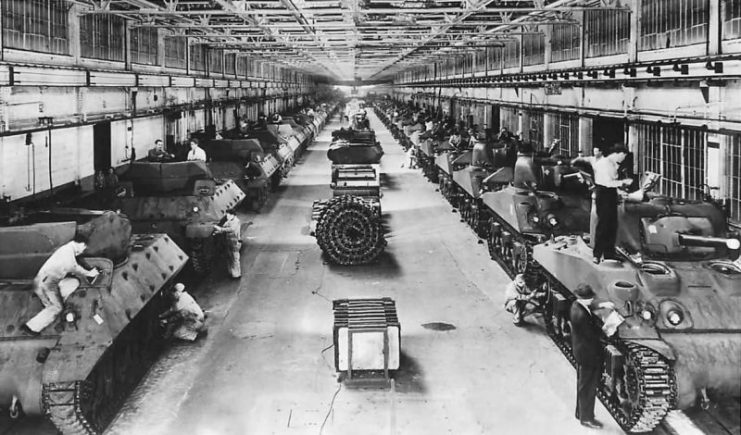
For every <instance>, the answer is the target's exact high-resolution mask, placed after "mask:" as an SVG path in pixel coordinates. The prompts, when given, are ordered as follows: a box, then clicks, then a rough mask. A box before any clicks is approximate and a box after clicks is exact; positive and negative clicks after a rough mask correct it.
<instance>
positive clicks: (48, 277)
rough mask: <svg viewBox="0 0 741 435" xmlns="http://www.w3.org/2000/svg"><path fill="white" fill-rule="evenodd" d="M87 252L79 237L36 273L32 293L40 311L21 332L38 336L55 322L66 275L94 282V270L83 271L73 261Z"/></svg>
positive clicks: (52, 255) (56, 252)
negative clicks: (81, 277) (62, 283)
mask: <svg viewBox="0 0 741 435" xmlns="http://www.w3.org/2000/svg"><path fill="white" fill-rule="evenodd" d="M86 248H87V243H86V241H85V240H84V239H83V238H81V237H80V236H75V238H74V239H73V240H72V241H70V242H67V243H65V244H64V245H62V246H60V247H59V248H57V250H56V251H54V253H53V254H51V257H49V258H48V259H47V260H46V261H45V262H44V264H43V265H42V266H41V269H39V271H38V273H37V274H36V277H35V278H34V282H33V285H34V293H36V296H38V297H39V299H41V303H42V304H43V305H44V309H43V310H41V311H40V312H39V313H38V314H36V315H35V316H34V317H33V318H32V319H31V320H29V321H28V322H26V324H25V325H23V327H22V328H23V330H24V331H26V332H27V333H30V334H32V335H38V334H40V333H41V331H43V330H44V328H46V327H47V326H49V325H50V324H51V323H53V322H54V320H56V318H57V316H58V315H59V313H61V312H62V309H63V298H62V295H61V293H60V289H59V283H60V281H62V280H63V279H64V278H66V277H67V275H69V274H77V275H82V276H84V277H88V278H93V279H95V278H96V277H97V276H98V274H99V273H100V272H99V271H98V269H95V268H93V269H90V270H88V269H85V268H84V267H82V266H80V265H79V264H78V263H77V259H76V257H77V256H79V255H80V254H82V253H83V252H84V251H85V249H86Z"/></svg>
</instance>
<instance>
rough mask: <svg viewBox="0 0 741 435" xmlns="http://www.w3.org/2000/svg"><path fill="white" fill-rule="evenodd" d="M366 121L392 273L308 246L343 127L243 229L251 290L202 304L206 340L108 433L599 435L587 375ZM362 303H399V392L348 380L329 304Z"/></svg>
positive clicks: (175, 352)
mask: <svg viewBox="0 0 741 435" xmlns="http://www.w3.org/2000/svg"><path fill="white" fill-rule="evenodd" d="M369 117H370V118H371V125H372V127H373V128H374V129H375V130H376V132H377V134H378V138H379V140H380V141H381V144H382V145H383V147H384V150H385V152H386V154H385V156H384V157H383V159H382V170H383V171H384V172H385V175H384V176H383V182H384V186H383V194H384V196H383V198H382V204H383V210H384V213H385V216H386V222H387V225H388V227H389V229H390V233H389V234H388V235H387V239H388V247H387V250H386V253H385V254H384V255H383V256H382V257H381V260H380V262H379V263H378V264H374V265H369V266H360V267H337V266H330V265H325V264H324V263H323V262H322V258H321V251H320V250H319V248H318V247H317V245H316V242H315V240H314V238H313V237H310V236H309V235H308V224H309V215H310V212H311V205H312V202H313V201H314V200H315V199H321V198H328V197H329V196H331V191H330V189H329V187H328V184H329V172H330V163H329V160H328V159H327V158H326V151H327V148H328V145H329V140H330V137H331V136H330V134H331V131H332V130H335V129H337V128H339V125H338V122H337V120H336V118H335V120H333V122H330V123H329V124H328V125H327V127H326V128H325V130H324V132H323V133H321V134H320V136H319V137H318V140H317V141H316V142H315V143H314V145H312V146H311V147H310V149H309V150H308V152H307V153H306V154H305V155H304V157H303V158H302V160H301V162H300V163H299V164H298V165H297V166H296V167H295V168H294V170H293V172H292V173H291V175H290V176H289V178H288V179H287V180H285V183H284V187H282V188H281V191H280V192H279V193H278V194H277V195H275V198H274V199H271V201H270V202H269V203H268V204H267V206H266V208H265V209H264V210H263V211H262V213H261V214H250V215H242V216H241V218H242V221H243V222H248V221H252V223H253V224H252V225H251V226H250V227H249V228H248V229H247V230H246V231H244V233H243V234H245V235H246V236H247V241H246V248H245V253H244V255H243V259H242V261H243V271H244V272H245V274H244V276H243V278H242V280H241V282H238V283H237V282H231V281H227V280H226V278H223V277H222V276H223V274H221V273H218V274H215V275H217V276H216V277H212V278H210V279H209V280H207V281H206V282H205V283H204V284H203V285H202V288H199V289H197V290H196V291H194V292H193V293H194V295H195V296H196V298H197V299H198V300H199V301H200V302H201V303H202V305H204V307H205V308H207V309H208V310H209V312H210V314H209V319H208V322H209V325H210V330H209V335H208V336H207V337H205V338H203V339H201V340H199V341H198V342H197V343H195V344H177V345H174V346H172V347H171V348H170V349H168V351H167V352H166V355H165V356H164V357H163V358H162V360H161V361H159V362H158V363H157V364H156V365H155V367H153V369H152V370H151V372H150V373H149V375H148V376H147V378H146V379H145V380H144V381H143V383H142V385H141V386H140V388H139V389H138V390H137V392H136V393H135V394H134V396H132V398H131V399H130V400H129V402H128V404H127V406H126V407H125V408H124V410H123V411H122V412H121V414H120V415H119V417H118V418H117V420H116V421H114V423H113V424H112V425H111V427H110V429H109V431H108V433H110V434H154V435H169V434H173V435H175V434H194V435H201V434H203V435H209V434H240V435H241V434H256V435H262V434H319V433H324V434H337V435H361V434H368V435H378V434H421V435H435V434H455V435H463V434H581V433H584V434H586V433H594V432H593V431H589V430H586V429H585V428H582V427H581V426H580V425H579V424H578V422H577V421H576V420H575V419H574V415H573V414H574V403H575V372H574V370H573V369H572V368H571V366H570V365H569V364H568V362H567V361H566V359H565V358H564V357H563V356H561V354H560V353H559V351H558V350H557V349H556V348H555V346H553V345H552V344H551V342H550V340H549V339H548V338H547V337H546V336H545V334H544V332H543V330H542V328H541V327H539V326H536V325H533V324H530V325H529V326H525V327H523V328H517V327H515V326H513V325H512V322H511V317H510V315H509V314H508V313H505V312H504V311H503V309H502V304H503V288H504V285H505V284H506V283H507V276H506V275H505V274H504V273H503V272H502V271H501V270H499V268H498V267H497V266H496V264H495V263H494V262H493V261H491V260H490V259H489V258H488V255H487V253H486V249H485V247H484V246H480V245H477V239H476V238H475V236H474V235H473V233H472V232H471V231H470V230H469V229H468V227H466V226H465V224H463V223H461V222H460V221H459V216H458V215H457V214H454V213H451V208H450V206H449V205H448V204H447V202H445V201H444V200H443V198H442V197H441V195H440V194H439V193H438V192H435V186H433V185H432V184H430V183H428V182H427V181H426V180H425V179H424V178H423V177H422V176H421V174H420V173H419V171H417V170H407V169H402V168H401V167H400V166H401V163H402V161H403V151H402V149H401V148H400V147H399V146H398V145H397V144H396V143H395V142H394V141H393V139H392V138H391V135H390V133H389V132H388V131H387V130H386V129H385V128H384V127H383V125H382V124H381V122H380V121H379V120H378V119H377V118H376V117H375V116H374V115H373V114H372V113H370V114H369ZM360 296H389V297H391V298H393V299H395V300H396V303H397V310H398V314H399V319H400V322H401V331H402V341H401V343H402V352H403V357H402V365H403V367H402V370H400V372H399V373H397V376H396V380H395V386H394V389H393V390H391V389H389V390H362V389H350V388H347V387H345V386H344V385H342V384H339V383H338V382H337V381H336V373H335V371H334V368H333V349H331V348H329V346H330V345H331V344H332V305H331V301H332V300H333V299H338V298H347V297H360ZM436 322H439V323H446V324H450V325H453V326H454V329H450V330H443V331H441V330H436V329H440V328H431V327H430V324H434V323H436ZM425 325H426V326H427V327H425ZM323 349H324V352H323V351H322V350H323ZM597 418H598V419H600V420H601V421H602V422H604V423H605V424H606V425H607V428H606V429H605V430H602V431H600V432H599V433H602V434H610V433H622V432H621V431H620V430H619V429H618V428H617V425H616V424H615V422H614V421H613V420H612V419H611V418H609V416H608V415H607V413H606V412H605V411H604V409H602V408H601V407H599V409H598V411H597ZM325 420H326V421H325Z"/></svg>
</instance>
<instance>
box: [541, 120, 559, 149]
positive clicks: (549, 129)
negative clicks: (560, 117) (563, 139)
mask: <svg viewBox="0 0 741 435" xmlns="http://www.w3.org/2000/svg"><path fill="white" fill-rule="evenodd" d="M555 125H556V114H555V113H549V112H546V113H544V114H543V147H544V148H547V147H548V146H550V144H551V142H553V137H554V136H555V135H554V126H555Z"/></svg>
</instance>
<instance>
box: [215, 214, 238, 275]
mask: <svg viewBox="0 0 741 435" xmlns="http://www.w3.org/2000/svg"><path fill="white" fill-rule="evenodd" d="M214 234H221V235H222V236H223V245H224V249H225V251H226V258H227V271H228V272H229V275H230V276H231V277H232V278H234V279H236V278H240V277H241V276H242V265H241V258H240V254H239V253H240V251H241V249H242V223H241V222H240V221H239V218H238V217H237V215H236V212H235V211H234V209H229V210H227V211H226V213H225V216H224V218H223V219H222V220H221V222H220V225H214Z"/></svg>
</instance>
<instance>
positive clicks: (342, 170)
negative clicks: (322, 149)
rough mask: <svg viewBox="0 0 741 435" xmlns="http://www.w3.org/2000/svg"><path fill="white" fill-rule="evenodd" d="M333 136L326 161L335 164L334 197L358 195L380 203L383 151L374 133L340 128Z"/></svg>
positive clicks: (333, 165) (333, 178) (332, 184)
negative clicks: (380, 165) (380, 166)
mask: <svg viewBox="0 0 741 435" xmlns="http://www.w3.org/2000/svg"><path fill="white" fill-rule="evenodd" d="M332 137H333V139H334V140H333V141H332V144H331V145H330V147H329V150H328V151H327V158H329V160H330V161H331V162H332V179H331V184H330V186H331V187H332V192H333V196H343V195H352V196H359V197H362V198H365V199H367V200H369V201H372V202H374V203H378V201H379V199H380V197H381V179H380V168H379V163H380V161H381V157H383V148H381V144H380V143H378V142H377V141H376V134H375V132H373V131H357V130H345V129H340V130H336V131H334V132H332ZM378 204H379V206H378V208H379V210H380V203H378Z"/></svg>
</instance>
